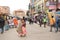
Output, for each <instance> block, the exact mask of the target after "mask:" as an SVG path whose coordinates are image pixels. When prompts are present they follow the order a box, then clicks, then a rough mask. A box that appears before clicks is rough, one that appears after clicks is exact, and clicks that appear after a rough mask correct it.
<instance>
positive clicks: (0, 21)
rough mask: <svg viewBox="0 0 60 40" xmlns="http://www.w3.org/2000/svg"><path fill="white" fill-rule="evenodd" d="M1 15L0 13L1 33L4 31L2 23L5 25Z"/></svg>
mask: <svg viewBox="0 0 60 40" xmlns="http://www.w3.org/2000/svg"><path fill="white" fill-rule="evenodd" d="M1 16H2V15H1V14H0V28H1V30H2V31H1V34H2V33H3V32H4V25H5V20H4V19H3V18H2V17H1Z"/></svg>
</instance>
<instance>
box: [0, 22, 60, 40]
mask: <svg viewBox="0 0 60 40" xmlns="http://www.w3.org/2000/svg"><path fill="white" fill-rule="evenodd" d="M26 29H27V35H26V37H20V36H19V35H18V34H17V32H16V28H12V29H10V30H8V31H5V32H4V34H0V40H60V32H57V33H55V32H54V30H53V32H50V31H49V29H50V28H49V26H47V27H46V28H44V27H43V25H42V27H40V26H39V25H38V24H35V23H34V24H33V25H32V24H31V25H30V24H29V23H28V22H27V27H26Z"/></svg>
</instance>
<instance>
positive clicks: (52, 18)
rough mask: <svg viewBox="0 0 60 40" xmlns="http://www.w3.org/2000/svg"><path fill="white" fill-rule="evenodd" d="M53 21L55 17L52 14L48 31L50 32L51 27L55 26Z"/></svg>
mask: <svg viewBox="0 0 60 40" xmlns="http://www.w3.org/2000/svg"><path fill="white" fill-rule="evenodd" d="M55 22H56V21H55V18H54V16H52V17H51V19H50V26H51V27H50V32H52V28H53V27H55Z"/></svg>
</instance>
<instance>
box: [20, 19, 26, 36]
mask: <svg viewBox="0 0 60 40" xmlns="http://www.w3.org/2000/svg"><path fill="white" fill-rule="evenodd" d="M21 23H22V32H21V33H20V34H21V36H26V22H25V21H24V20H23V19H21Z"/></svg>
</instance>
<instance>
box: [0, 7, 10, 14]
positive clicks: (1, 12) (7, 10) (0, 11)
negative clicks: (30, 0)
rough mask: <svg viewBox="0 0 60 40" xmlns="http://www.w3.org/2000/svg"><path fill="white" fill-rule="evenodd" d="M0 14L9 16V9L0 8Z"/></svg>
mask: <svg viewBox="0 0 60 40" xmlns="http://www.w3.org/2000/svg"><path fill="white" fill-rule="evenodd" d="M0 14H6V15H9V14H10V8H9V7H8V6H0Z"/></svg>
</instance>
